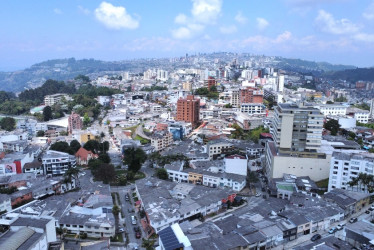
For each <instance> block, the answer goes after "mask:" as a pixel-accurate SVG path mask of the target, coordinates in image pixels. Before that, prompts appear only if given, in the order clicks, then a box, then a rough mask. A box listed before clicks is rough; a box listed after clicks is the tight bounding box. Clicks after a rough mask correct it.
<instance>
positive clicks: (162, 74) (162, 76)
mask: <svg viewBox="0 0 374 250" xmlns="http://www.w3.org/2000/svg"><path fill="white" fill-rule="evenodd" d="M156 79H157V80H159V81H164V82H165V81H167V80H168V79H169V73H168V72H167V71H166V70H162V69H158V70H157V76H156Z"/></svg>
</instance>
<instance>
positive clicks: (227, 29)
mask: <svg viewBox="0 0 374 250" xmlns="http://www.w3.org/2000/svg"><path fill="white" fill-rule="evenodd" d="M219 30H220V31H221V33H222V34H232V33H235V32H237V31H238V29H237V28H236V26H235V25H230V26H221V27H220V28H219Z"/></svg>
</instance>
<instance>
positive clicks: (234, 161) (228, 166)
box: [225, 155, 248, 176]
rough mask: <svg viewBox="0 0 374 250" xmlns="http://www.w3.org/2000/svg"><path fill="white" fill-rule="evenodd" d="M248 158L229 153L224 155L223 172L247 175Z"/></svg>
mask: <svg viewBox="0 0 374 250" xmlns="http://www.w3.org/2000/svg"><path fill="white" fill-rule="evenodd" d="M247 170H248V160H247V158H246V157H245V156H241V155H230V156H226V157H225V172H226V173H232V174H238V175H242V176H247Z"/></svg>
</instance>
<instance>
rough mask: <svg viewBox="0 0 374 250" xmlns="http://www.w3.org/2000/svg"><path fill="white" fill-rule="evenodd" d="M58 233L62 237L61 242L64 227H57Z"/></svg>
mask: <svg viewBox="0 0 374 250" xmlns="http://www.w3.org/2000/svg"><path fill="white" fill-rule="evenodd" d="M56 233H57V234H58V235H60V240H61V235H62V234H63V233H64V231H63V230H62V227H57V228H56Z"/></svg>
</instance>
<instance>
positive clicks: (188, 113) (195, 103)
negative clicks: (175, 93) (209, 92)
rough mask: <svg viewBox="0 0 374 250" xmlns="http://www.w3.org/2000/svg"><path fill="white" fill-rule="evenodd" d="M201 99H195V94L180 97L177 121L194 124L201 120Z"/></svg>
mask: <svg viewBox="0 0 374 250" xmlns="http://www.w3.org/2000/svg"><path fill="white" fill-rule="evenodd" d="M199 115H200V99H195V97H194V96H193V95H188V96H187V98H185V99H183V98H179V100H178V101H177V117H176V119H175V120H177V121H185V122H190V123H192V124H194V125H196V124H197V123H198V121H199V120H200V117H199Z"/></svg>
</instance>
